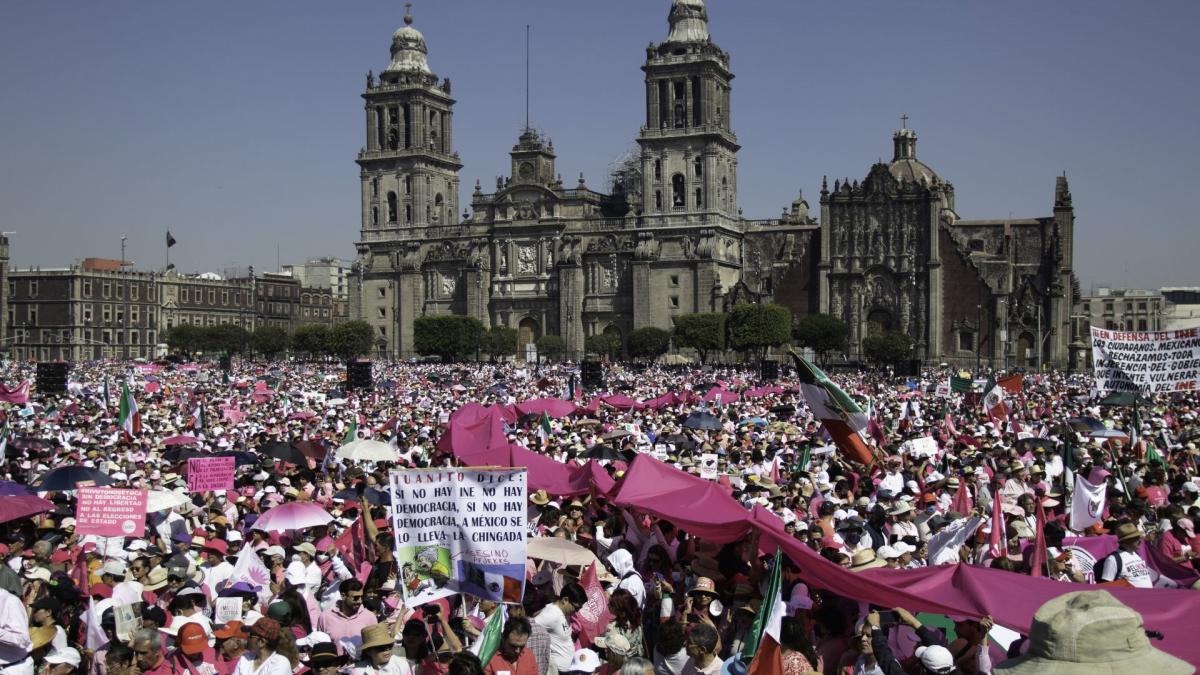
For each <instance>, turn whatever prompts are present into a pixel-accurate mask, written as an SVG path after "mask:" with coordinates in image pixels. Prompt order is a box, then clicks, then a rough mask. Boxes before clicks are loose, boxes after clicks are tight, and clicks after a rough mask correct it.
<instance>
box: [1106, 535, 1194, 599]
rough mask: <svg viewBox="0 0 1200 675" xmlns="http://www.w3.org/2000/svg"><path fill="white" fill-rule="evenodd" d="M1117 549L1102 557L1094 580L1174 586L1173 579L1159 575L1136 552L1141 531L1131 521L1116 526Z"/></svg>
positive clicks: (1145, 585) (1141, 586)
mask: <svg viewBox="0 0 1200 675" xmlns="http://www.w3.org/2000/svg"><path fill="white" fill-rule="evenodd" d="M1116 535H1117V546H1118V548H1117V550H1116V552H1114V553H1112V554H1110V555H1107V556H1105V557H1104V558H1102V563H1103V564H1102V565H1101V568H1100V573H1099V574H1098V575H1096V581H1097V582H1100V583H1104V582H1110V581H1116V580H1118V579H1124V580H1125V581H1127V582H1128V583H1129V585H1130V586H1133V587H1134V588H1155V587H1158V588H1176V587H1177V586H1178V584H1176V583H1175V582H1174V581H1173V580H1171V579H1168V578H1167V577H1164V576H1160V575H1159V573H1158V572H1156V571H1154V569H1152V568H1151V567H1150V566H1149V565H1147V564H1146V561H1145V560H1142V558H1141V556H1139V555H1138V554H1137V550H1138V548H1139V547H1140V546H1141V545H1142V533H1141V532H1140V531H1138V528H1137V525H1134V524H1133V523H1122V524H1120V525H1118V526H1117V530H1116Z"/></svg>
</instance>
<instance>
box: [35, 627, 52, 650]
mask: <svg viewBox="0 0 1200 675" xmlns="http://www.w3.org/2000/svg"><path fill="white" fill-rule="evenodd" d="M55 635H58V629H57V628H55V627H54V626H38V627H37V628H30V629H29V639H30V642H31V644H30V646H29V651H37V650H38V649H41V648H42V647H45V646H46V645H48V644H50V641H51V640H53V639H54V636H55Z"/></svg>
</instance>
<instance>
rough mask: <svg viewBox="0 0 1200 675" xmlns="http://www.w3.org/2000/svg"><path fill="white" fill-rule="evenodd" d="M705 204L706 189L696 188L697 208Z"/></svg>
mask: <svg viewBox="0 0 1200 675" xmlns="http://www.w3.org/2000/svg"><path fill="white" fill-rule="evenodd" d="M702 206H704V190H702V189H701V188H696V208H700V207H702Z"/></svg>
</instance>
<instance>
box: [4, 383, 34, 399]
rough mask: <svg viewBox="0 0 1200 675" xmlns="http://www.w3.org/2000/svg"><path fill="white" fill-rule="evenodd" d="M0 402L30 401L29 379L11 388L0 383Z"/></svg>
mask: <svg viewBox="0 0 1200 675" xmlns="http://www.w3.org/2000/svg"><path fill="white" fill-rule="evenodd" d="M0 402H4V403H28V402H29V380H25V381H24V382H22V383H21V384H18V385H17V386H16V387H13V388H12V389H9V388H8V387H6V386H4V385H2V384H0Z"/></svg>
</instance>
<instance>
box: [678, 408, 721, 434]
mask: <svg viewBox="0 0 1200 675" xmlns="http://www.w3.org/2000/svg"><path fill="white" fill-rule="evenodd" d="M683 426H685V427H687V428H688V429H713V430H719V429H723V428H724V426H725V425H723V424H721V420H720V419H718V418H717V417H716V415H713V414H712V413H708V412H694V413H692V414H691V415H688V416H687V419H685V420H684V421H683Z"/></svg>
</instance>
